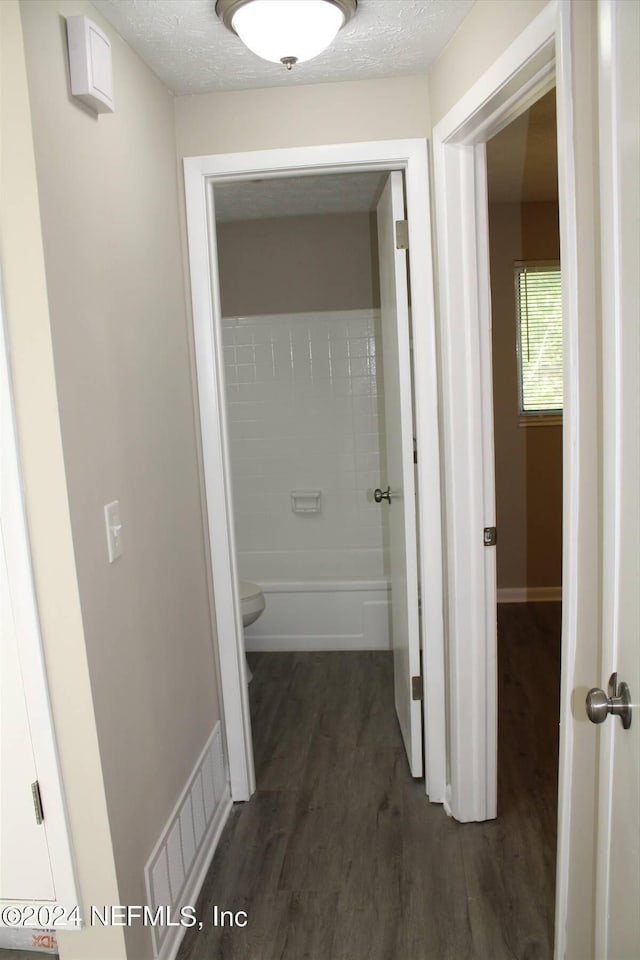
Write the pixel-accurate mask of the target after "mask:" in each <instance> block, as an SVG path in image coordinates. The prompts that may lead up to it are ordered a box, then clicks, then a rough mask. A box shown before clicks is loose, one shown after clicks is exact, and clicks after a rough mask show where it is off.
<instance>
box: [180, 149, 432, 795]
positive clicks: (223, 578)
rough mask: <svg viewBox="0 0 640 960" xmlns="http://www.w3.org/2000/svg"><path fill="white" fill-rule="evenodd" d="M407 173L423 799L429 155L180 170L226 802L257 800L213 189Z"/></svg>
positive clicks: (239, 156) (281, 153)
mask: <svg viewBox="0 0 640 960" xmlns="http://www.w3.org/2000/svg"><path fill="white" fill-rule="evenodd" d="M369 170H377V171H383V170H402V171H403V172H404V177H405V187H406V197H407V218H408V223H409V261H410V277H411V301H412V305H413V321H414V322H413V334H414V363H415V372H416V377H415V404H416V410H415V416H416V433H417V441H418V449H419V450H420V452H421V455H420V457H419V462H418V490H419V503H420V510H419V517H418V521H419V539H420V560H421V565H420V566H421V589H422V597H423V604H422V628H421V642H422V653H423V658H424V662H425V664H426V665H427V667H426V670H425V678H426V681H425V682H426V685H427V696H426V698H425V720H424V726H425V744H426V747H425V750H426V756H425V762H426V770H427V776H426V781H425V783H426V791H427V793H428V795H429V798H430V799H431V800H434V801H442V800H443V799H444V792H445V780H446V762H445V761H446V758H445V722H444V628H443V610H442V524H441V498H440V445H439V435H438V396H437V361H436V337H435V318H434V310H433V276H432V271H431V269H430V267H428V266H427V267H426V268H425V265H429V264H431V262H432V255H431V230H430V204H429V190H428V184H429V175H428V161H427V143H426V140H423V139H414V140H381V141H372V142H370V143H351V144H332V145H324V146H322V145H321V146H313V147H299V148H291V149H282V150H261V151H254V152H248V153H235V154H221V155H217V156H207V157H190V158H186V159H185V160H184V176H185V195H186V206H187V232H188V241H189V264H190V276H191V296H192V304H193V326H194V340H195V353H196V370H197V380H198V398H199V405H200V429H201V437H202V450H203V465H204V484H205V491H206V500H207V505H208V506H207V523H208V535H209V547H210V551H211V562H212V573H213V585H214V594H215V600H216V602H215V610H216V626H217V635H218V637H219V638H221V642H220V647H219V658H220V676H221V684H222V692H223V702H224V712H225V730H226V737H227V747H228V757H229V767H230V780H231V795H232V797H233V799H234V800H246V799H248V798H249V796H250V795H251V793H252V792H253V790H254V788H255V772H254V765H253V748H252V744H251V724H250V717H249V709H248V695H247V684H246V666H245V657H244V649H243V632H242V619H241V616H240V604H239V599H238V590H237V582H236V574H235V570H236V562H235V561H236V547H235V539H234V532H233V504H232V488H231V482H230V472H229V453H228V440H227V429H226V423H225V413H224V369H223V364H222V358H221V350H220V349H219V342H218V328H219V324H220V320H221V309H220V291H219V277H218V271H217V249H216V237H215V229H214V228H215V204H214V195H213V194H214V191H213V189H212V188H213V187H214V186H215V183H216V182H223V181H229V180H244V179H249V180H250V179H255V178H257V177H260V178H263V179H264V178H269V177H291V176H305V175H311V174H314V175H317V174H319V173H332V172H341V173H349V172H351V173H358V172H363V171H369Z"/></svg>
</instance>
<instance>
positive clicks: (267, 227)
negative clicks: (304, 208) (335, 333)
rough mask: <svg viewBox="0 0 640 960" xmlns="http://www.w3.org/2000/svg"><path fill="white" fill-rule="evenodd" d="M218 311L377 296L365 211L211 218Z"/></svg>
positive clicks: (300, 306)
mask: <svg viewBox="0 0 640 960" xmlns="http://www.w3.org/2000/svg"><path fill="white" fill-rule="evenodd" d="M217 233H218V262H219V267H220V287H221V300H222V314H223V316H225V317H230V316H238V315H249V316H251V315H254V314H261V313H304V312H306V311H314V310H315V311H322V310H360V309H365V308H367V307H375V306H378V304H379V299H380V291H379V287H378V267H377V264H378V256H377V250H376V243H377V238H376V232H375V222H372V219H371V217H370V215H369V214H368V213H352V214H333V215H328V216H300V217H277V218H273V219H269V220H245V221H242V222H238V223H221V224H218V230H217Z"/></svg>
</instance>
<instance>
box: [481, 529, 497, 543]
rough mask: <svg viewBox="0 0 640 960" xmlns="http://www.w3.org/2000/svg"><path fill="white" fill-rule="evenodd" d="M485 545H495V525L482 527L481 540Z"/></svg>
mask: <svg viewBox="0 0 640 960" xmlns="http://www.w3.org/2000/svg"><path fill="white" fill-rule="evenodd" d="M482 542H483V543H484V545H485V547H495V545H496V543H497V542H498V531H497V529H496V527H485V528H484V540H483V541H482Z"/></svg>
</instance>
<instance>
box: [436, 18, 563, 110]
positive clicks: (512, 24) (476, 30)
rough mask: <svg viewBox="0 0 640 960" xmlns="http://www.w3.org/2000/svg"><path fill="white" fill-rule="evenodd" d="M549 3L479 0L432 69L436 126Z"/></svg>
mask: <svg viewBox="0 0 640 960" xmlns="http://www.w3.org/2000/svg"><path fill="white" fill-rule="evenodd" d="M546 6H547V0H476V2H475V4H474V5H473V7H472V8H471V10H470V12H469V14H468V15H467V16H466V17H465V18H464V20H463V21H462V23H461V24H460V26H459V27H458V29H457V30H456V32H455V34H454V35H453V37H452V39H451V40H450V41H449V43H448V44H447V46H446V47H445V49H444V50H443V51H442V53H441V54H440V56H439V57H438V59H437V60H436V62H435V63H434V65H433V66H432V67H431V69H430V71H429V97H430V101H431V119H432V121H433V126H434V127H435V125H436V124H437V123H438V122H439V121H440V120H442V118H443V117H444V115H445V114H446V113H447V112H448V111H449V110H450V109H451V107H453V106H454V105H455V104H456V103H457V102H458V100H460V99H461V97H462V96H463V95H464V94H465V93H466V91H467V90H468V89H469V88H470V87H472V86H473V84H474V83H475V81H476V80H477V79H478V78H479V77H480V76H482V74H483V73H484V72H485V70H487V69H488V68H489V67H490V66H491V64H492V63H493V61H494V60H496V59H497V58H498V57H499V56H500V54H501V53H503V52H504V51H505V50H506V49H507V47H508V46H509V45H510V44H511V43H513V41H514V40H515V39H516V37H517V36H518V35H519V34H520V33H522V31H523V30H524V29H525V27H526V26H527V25H528V24H529V23H530V22H531V21H532V20H533V19H534V17H535V16H537V14H538V13H540V11H541V10H542V9H543V8H544V7H546Z"/></svg>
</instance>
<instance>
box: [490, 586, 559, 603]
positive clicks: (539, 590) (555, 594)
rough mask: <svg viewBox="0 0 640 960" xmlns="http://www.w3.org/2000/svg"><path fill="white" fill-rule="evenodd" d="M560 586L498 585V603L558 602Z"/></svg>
mask: <svg viewBox="0 0 640 960" xmlns="http://www.w3.org/2000/svg"><path fill="white" fill-rule="evenodd" d="M561 600H562V587H500V588H499V590H498V603H558V602H559V601H561Z"/></svg>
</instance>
